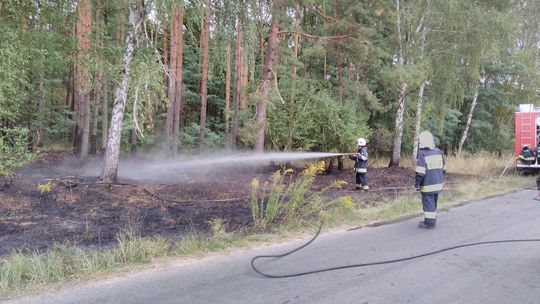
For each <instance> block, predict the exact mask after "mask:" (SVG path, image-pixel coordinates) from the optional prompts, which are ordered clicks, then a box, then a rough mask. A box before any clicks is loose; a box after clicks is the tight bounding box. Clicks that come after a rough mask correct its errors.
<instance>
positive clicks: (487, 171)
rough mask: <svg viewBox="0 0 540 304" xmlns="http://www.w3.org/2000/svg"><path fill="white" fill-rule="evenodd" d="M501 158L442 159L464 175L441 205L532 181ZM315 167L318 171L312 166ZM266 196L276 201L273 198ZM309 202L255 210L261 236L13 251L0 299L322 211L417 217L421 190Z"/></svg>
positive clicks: (302, 222) (126, 237)
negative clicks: (364, 200) (508, 170)
mask: <svg viewBox="0 0 540 304" xmlns="http://www.w3.org/2000/svg"><path fill="white" fill-rule="evenodd" d="M503 159H504V157H501V158H500V159H498V158H496V157H493V156H490V155H486V156H482V157H476V158H470V159H468V161H465V160H463V159H457V158H456V159H454V158H451V157H450V158H447V164H448V167H447V168H448V171H449V172H460V171H461V172H462V173H463V172H466V173H467V175H464V176H463V178H461V177H460V179H459V180H458V181H457V182H455V183H454V184H451V185H447V188H446V189H445V191H443V192H442V193H441V196H440V199H439V210H441V209H446V208H450V207H452V206H455V205H459V204H463V203H464V202H467V201H472V200H478V199H481V198H484V197H487V196H493V195H500V194H504V193H508V192H511V191H515V190H517V189H520V188H523V187H531V186H532V185H533V184H534V178H533V177H523V176H520V175H519V174H506V175H505V176H503V177H501V178H499V177H498V176H499V175H500V172H502V170H503V169H504V166H505V165H506V163H507V162H508V159H507V160H506V163H505V162H504V161H503ZM470 163H475V165H474V166H473V165H470ZM465 170H466V171H465ZM313 172H317V170H315V169H313V168H312V173H313ZM278 177H279V179H278ZM277 180H279V181H281V182H283V180H285V179H282V176H276V181H277ZM309 180H310V177H309V176H306V177H305V179H300V180H299V184H296V185H291V184H289V185H288V186H287V187H283V185H280V184H279V183H278V182H276V183H275V184H274V185H269V187H276V188H274V189H273V190H272V188H269V189H268V191H263V193H266V194H267V193H274V194H272V195H275V192H276V191H278V190H279V191H281V192H280V193H279V195H281V196H283V195H284V196H290V195H296V194H297V193H304V192H303V191H304V189H303V188H304V187H309ZM335 186H339V184H338V185H335ZM255 190H257V189H255ZM272 191H274V192H272ZM287 191H289V192H287ZM261 199H262V198H261ZM272 199H278V198H277V196H276V197H274V198H272ZM295 199H297V198H295ZM308 199H309V204H303V205H302V204H301V202H299V201H296V202H295V205H294V208H293V209H291V207H287V206H286V205H284V207H283V208H284V209H283V210H279V212H283V213H282V216H283V218H284V219H285V220H283V221H277V220H275V218H272V220H271V221H268V220H267V218H266V219H265V218H264V216H265V213H264V212H263V211H262V210H258V211H257V212H256V214H257V215H255V216H259V221H260V223H263V224H264V225H261V226H262V227H264V229H263V230H259V231H265V233H263V234H261V233H253V232H252V231H251V232H250V231H235V232H230V231H226V229H225V228H226V227H225V222H224V221H223V220H222V219H219V218H215V219H213V220H212V221H210V223H209V224H210V227H211V233H209V234H202V233H197V232H195V231H193V232H192V233H189V234H187V235H185V236H183V237H182V238H181V239H179V240H177V241H171V240H167V239H165V238H162V237H152V238H143V237H140V236H139V235H137V234H135V233H133V232H130V231H125V232H122V233H120V234H119V235H118V236H117V246H116V247H115V248H112V249H106V250H102V251H85V250H82V249H80V248H78V247H76V246H73V245H71V244H61V245H58V246H55V247H53V248H52V249H51V250H49V251H48V252H47V253H38V252H15V253H13V254H11V255H10V256H9V257H6V258H3V259H0V298H6V297H10V296H14V295H17V294H20V293H27V292H35V291H36V290H39V289H42V288H46V287H50V286H52V285H57V284H61V283H64V282H71V281H77V280H89V279H95V278H101V277H104V276H107V275H110V274H114V273H120V272H125V271H129V270H130V269H133V268H137V267H139V266H141V265H148V264H150V263H152V262H155V261H158V260H159V261H164V262H165V263H166V262H167V261H168V260H170V258H178V257H182V258H185V257H202V256H205V255H207V254H209V253H216V252H217V253H219V252H224V251H226V250H231V249H238V248H246V247H249V246H253V245H254V244H266V243H269V242H273V241H276V240H286V239H288V238H289V237H291V236H295V235H298V234H299V233H310V232H311V231H312V230H313V227H314V226H315V225H317V224H318V222H319V220H320V218H321V216H322V218H323V219H324V225H325V228H324V229H325V230H329V229H335V228H336V227H362V226H366V225H372V224H381V223H385V222H391V221H396V220H399V219H403V218H408V217H411V216H421V211H422V207H421V203H420V194H419V193H416V192H414V191H411V192H404V193H403V194H402V195H400V196H398V197H396V198H395V199H388V200H386V201H380V202H372V204H371V205H370V206H369V207H358V206H359V205H358V204H357V203H358V202H355V200H354V198H353V197H352V196H343V197H339V198H336V199H334V200H331V201H326V200H325V199H323V197H322V196H321V195H318V194H315V195H310V196H308ZM257 202H259V203H260V202H262V200H260V201H258V200H257V198H256V197H255V196H254V197H253V201H252V204H257ZM258 206H262V205H261V204H258ZM272 208H275V206H273V207H272ZM261 212H262V213H261ZM272 212H276V211H275V210H272ZM272 216H273V215H272Z"/></svg>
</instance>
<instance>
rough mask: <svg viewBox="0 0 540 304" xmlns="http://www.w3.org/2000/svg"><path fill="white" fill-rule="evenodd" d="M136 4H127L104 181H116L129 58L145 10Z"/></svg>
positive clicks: (104, 166)
mask: <svg viewBox="0 0 540 304" xmlns="http://www.w3.org/2000/svg"><path fill="white" fill-rule="evenodd" d="M140 6H141V7H138V5H137V4H131V5H130V6H129V23H130V25H131V28H130V30H129V31H128V34H127V36H126V48H125V50H124V55H123V58H122V66H123V69H122V72H121V78H120V79H121V81H120V84H119V85H118V87H117V88H116V91H115V94H114V106H113V114H112V118H111V127H110V129H109V137H108V141H107V148H106V150H105V157H104V159H103V168H102V173H101V178H102V180H103V181H105V182H116V180H117V179H118V157H119V156H120V140H121V135H122V122H123V120H124V110H125V106H126V101H127V88H128V82H129V74H130V70H131V69H130V68H131V60H132V59H133V55H134V53H135V44H136V39H137V36H138V35H139V33H140V29H141V24H142V22H143V20H144V16H145V12H144V9H143V7H144V6H142V5H140Z"/></svg>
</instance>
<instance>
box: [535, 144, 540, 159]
mask: <svg viewBox="0 0 540 304" xmlns="http://www.w3.org/2000/svg"><path fill="white" fill-rule="evenodd" d="M534 155H535V157H536V164H538V165H540V140H539V141H538V144H537V145H536V150H535V151H534Z"/></svg>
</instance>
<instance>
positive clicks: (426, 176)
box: [414, 131, 444, 229]
mask: <svg viewBox="0 0 540 304" xmlns="http://www.w3.org/2000/svg"><path fill="white" fill-rule="evenodd" d="M443 175H444V157H443V154H442V152H441V150H439V149H438V148H436V147H435V142H434V140H433V135H432V134H431V133H430V132H429V131H423V132H422V133H420V136H419V138H418V155H417V165H416V170H415V183H414V187H415V188H416V190H417V191H420V192H421V193H422V208H423V209H424V220H423V221H421V222H420V223H419V225H418V227H420V228H427V229H433V228H435V224H436V222H437V201H438V199H439V192H441V190H442V188H443V179H444V177H443Z"/></svg>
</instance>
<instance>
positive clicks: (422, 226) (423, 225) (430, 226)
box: [418, 221, 435, 229]
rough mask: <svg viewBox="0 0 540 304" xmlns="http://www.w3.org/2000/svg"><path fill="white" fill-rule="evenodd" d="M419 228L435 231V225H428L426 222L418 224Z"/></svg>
mask: <svg viewBox="0 0 540 304" xmlns="http://www.w3.org/2000/svg"><path fill="white" fill-rule="evenodd" d="M418 228H424V229H435V225H426V223H425V222H424V221H420V223H418Z"/></svg>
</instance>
